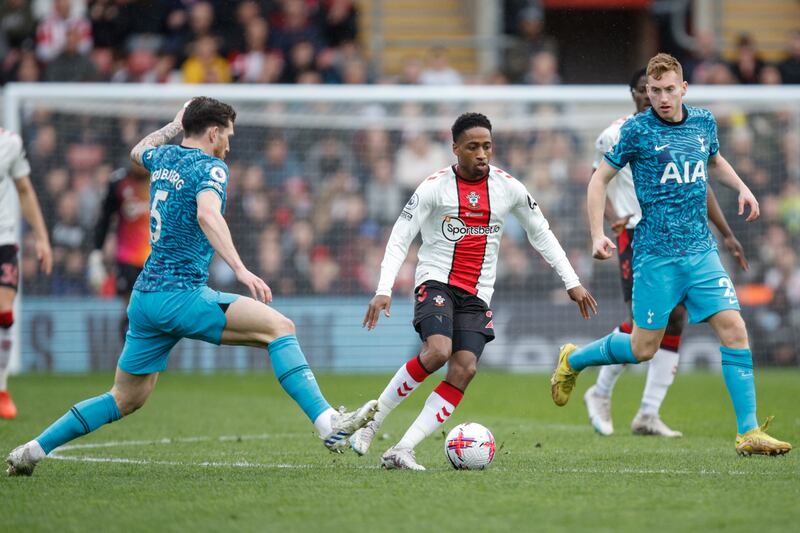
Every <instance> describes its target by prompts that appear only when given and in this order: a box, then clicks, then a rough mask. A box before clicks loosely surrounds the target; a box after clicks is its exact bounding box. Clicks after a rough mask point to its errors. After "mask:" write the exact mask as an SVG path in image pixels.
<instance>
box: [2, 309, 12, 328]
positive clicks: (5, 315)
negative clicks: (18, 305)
mask: <svg viewBox="0 0 800 533" xmlns="http://www.w3.org/2000/svg"><path fill="white" fill-rule="evenodd" d="M13 325H14V312H13V311H11V310H8V311H0V328H2V329H9V328H11V326H13Z"/></svg>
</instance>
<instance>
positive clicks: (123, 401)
mask: <svg viewBox="0 0 800 533" xmlns="http://www.w3.org/2000/svg"><path fill="white" fill-rule="evenodd" d="M111 395H112V396H113V397H114V401H115V402H117V409H119V414H121V415H122V416H128V415H129V414H131V413H133V412H134V411H136V410H137V409H139V408H140V407H141V406H143V405H144V402H146V401H147V395H146V394H137V393H131V392H129V391H123V390H121V389H117V388H113V389H111Z"/></svg>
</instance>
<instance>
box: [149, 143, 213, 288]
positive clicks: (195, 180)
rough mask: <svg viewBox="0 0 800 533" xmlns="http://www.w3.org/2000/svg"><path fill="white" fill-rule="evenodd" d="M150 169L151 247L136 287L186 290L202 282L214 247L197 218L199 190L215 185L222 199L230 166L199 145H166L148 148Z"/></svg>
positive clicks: (205, 278) (200, 285)
mask: <svg viewBox="0 0 800 533" xmlns="http://www.w3.org/2000/svg"><path fill="white" fill-rule="evenodd" d="M142 164H143V165H144V167H145V168H146V169H147V170H149V171H150V246H151V247H152V252H151V253H150V257H148V258H147V262H146V263H145V264H144V269H143V270H142V273H141V274H139V277H138V279H137V280H136V284H135V285H134V287H133V288H134V290H137V291H142V292H165V291H183V290H192V289H196V288H198V287H202V286H204V285H205V284H206V281H207V280H208V266H209V264H210V263H211V257H212V256H213V255H214V249H213V248H212V246H211V243H209V242H208V239H207V238H206V236H205V234H204V233H203V230H202V229H201V228H200V225H199V224H198V222H197V195H198V194H200V193H201V192H202V191H206V190H211V191H214V192H215V193H217V194H218V195H219V197H220V199H221V200H222V212H224V211H225V200H226V197H227V186H228V167H227V165H225V163H224V162H223V161H222V160H221V159H218V158H216V157H212V156H210V155H208V154H206V153H205V152H203V151H202V150H199V149H196V148H184V147H182V146H176V145H163V146H159V147H157V148H151V149H148V150H146V151H145V152H144V155H143V157H142Z"/></svg>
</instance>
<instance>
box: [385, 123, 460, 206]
mask: <svg viewBox="0 0 800 533" xmlns="http://www.w3.org/2000/svg"><path fill="white" fill-rule="evenodd" d="M452 160H453V157H452V156H451V155H450V154H449V153H448V151H447V150H446V149H445V148H444V147H443V146H442V145H441V144H439V143H437V142H435V141H433V140H431V138H430V136H429V135H428V133H427V132H422V131H416V130H412V129H408V130H406V131H405V132H404V133H403V144H402V146H400V149H399V150H398V151H397V156H396V161H397V167H396V168H397V173H396V179H397V183H398V184H399V185H400V187H402V188H403V196H405V197H410V196H411V193H413V192H414V190H415V189H416V188H417V186H418V185H419V184H420V183H422V180H424V179H425V178H427V177H428V176H430V175H431V174H432V173H434V172H436V171H437V170H439V169H441V168H444V167H446V166H448V165H450V164H451V163H452Z"/></svg>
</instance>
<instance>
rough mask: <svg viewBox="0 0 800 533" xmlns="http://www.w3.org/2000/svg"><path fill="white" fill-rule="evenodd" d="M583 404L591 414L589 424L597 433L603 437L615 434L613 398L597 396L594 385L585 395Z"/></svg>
mask: <svg viewBox="0 0 800 533" xmlns="http://www.w3.org/2000/svg"><path fill="white" fill-rule="evenodd" d="M583 403H585V404H586V410H587V411H588V412H589V422H590V423H591V424H592V427H593V428H594V430H595V431H596V432H598V433H599V434H601V435H604V436H606V437H607V436H609V435H611V434H613V433H614V422H613V421H612V420H611V397H610V396H600V395H598V394H595V386H594V385H592V386H591V387H589V388H588V389H587V390H586V394H584V395H583Z"/></svg>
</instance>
